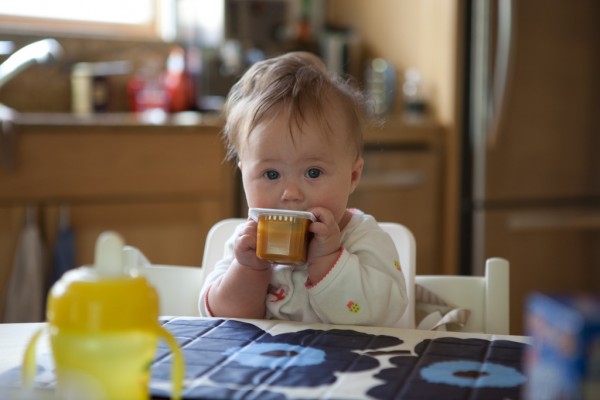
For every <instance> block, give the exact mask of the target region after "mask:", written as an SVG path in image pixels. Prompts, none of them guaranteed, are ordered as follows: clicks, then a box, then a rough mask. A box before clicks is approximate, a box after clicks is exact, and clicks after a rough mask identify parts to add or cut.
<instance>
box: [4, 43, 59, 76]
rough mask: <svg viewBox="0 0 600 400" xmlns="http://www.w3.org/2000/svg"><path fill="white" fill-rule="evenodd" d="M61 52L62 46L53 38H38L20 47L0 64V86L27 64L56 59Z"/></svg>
mask: <svg viewBox="0 0 600 400" xmlns="http://www.w3.org/2000/svg"><path fill="white" fill-rule="evenodd" d="M62 52H63V48H62V46H61V45H60V44H59V43H58V42H57V41H56V40H55V39H43V40H39V41H37V42H33V43H30V44H28V45H27V46H24V47H22V48H20V49H19V50H17V51H15V52H14V53H13V54H11V55H10V57H8V58H7V59H6V60H5V61H4V62H3V63H2V64H0V88H2V86H4V85H5V84H6V83H7V82H8V81H10V80H11V79H12V78H13V77H14V76H15V75H17V74H18V73H19V72H21V71H22V70H23V69H25V68H27V67H28V66H29V65H31V64H33V63H35V62H37V63H40V64H41V63H45V62H48V61H51V60H53V59H57V58H58V57H60V56H61V55H62Z"/></svg>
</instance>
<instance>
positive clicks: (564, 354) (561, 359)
mask: <svg viewBox="0 0 600 400" xmlns="http://www.w3.org/2000/svg"><path fill="white" fill-rule="evenodd" d="M525 311H526V312H525V329H526V331H527V332H526V333H527V335H529V336H531V339H532V341H531V346H530V347H529V348H528V349H527V351H526V353H525V360H524V369H525V373H526V374H527V383H526V385H525V393H524V395H525V398H526V399H532V400H533V399H535V400H546V399H548V400H550V399H561V400H563V399H564V400H567V399H577V400H581V399H585V400H592V399H600V297H599V296H596V295H591V294H589V295H588V294H565V295H548V294H542V293H533V294H531V295H530V296H529V297H528V299H527V304H526V310H525Z"/></svg>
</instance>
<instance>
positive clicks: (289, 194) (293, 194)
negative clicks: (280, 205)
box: [281, 182, 304, 201]
mask: <svg viewBox="0 0 600 400" xmlns="http://www.w3.org/2000/svg"><path fill="white" fill-rule="evenodd" d="M303 198H304V196H303V195H302V190H301V189H300V186H299V185H298V184H296V183H294V182H287V183H286V185H285V187H284V189H283V194H282V196H281V199H282V200H285V201H299V200H302V199H303Z"/></svg>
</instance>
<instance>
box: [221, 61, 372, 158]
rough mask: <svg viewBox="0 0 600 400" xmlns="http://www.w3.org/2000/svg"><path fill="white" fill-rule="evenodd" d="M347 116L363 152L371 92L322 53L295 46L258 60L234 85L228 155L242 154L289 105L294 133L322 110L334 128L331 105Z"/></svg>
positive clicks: (227, 113) (227, 106)
mask: <svg viewBox="0 0 600 400" xmlns="http://www.w3.org/2000/svg"><path fill="white" fill-rule="evenodd" d="M332 106H333V107H339V110H340V111H341V112H342V113H343V114H344V116H345V117H346V118H347V122H348V124H347V126H348V128H349V129H350V132H348V138H349V139H350V140H351V143H352V144H353V145H354V146H355V148H356V151H357V156H358V155H360V154H361V151H362V145H363V137H362V135H363V130H364V127H365V124H366V122H367V119H368V113H367V111H366V98H365V97H364V96H363V94H362V93H361V92H360V91H359V90H358V88H357V87H356V86H354V85H353V83H352V82H351V81H349V80H343V79H342V78H340V77H338V76H334V75H332V74H330V73H329V72H328V71H327V68H326V67H325V64H324V63H323V62H322V61H321V59H319V58H318V57H317V56H316V55H314V54H312V53H307V52H291V53H286V54H283V55H281V56H278V57H274V58H271V59H267V60H264V61H260V62H257V63H255V64H254V65H253V66H252V67H250V68H249V69H248V71H246V73H245V74H244V76H242V78H241V79H240V80H239V81H238V82H237V83H236V84H235V85H233V87H232V88H231V91H230V92H229V96H228V98H227V101H226V103H225V107H224V110H223V111H224V113H225V117H226V123H225V127H224V128H223V132H222V135H223V138H224V140H225V143H226V146H227V159H237V158H238V151H239V149H240V146H241V144H242V142H241V141H242V140H244V139H247V138H248V136H249V134H250V132H251V131H252V130H253V129H254V128H255V127H256V126H257V125H258V124H259V123H260V122H261V121H263V120H264V119H265V118H266V117H270V116H272V115H273V114H274V113H276V112H279V111H287V115H288V118H289V127H290V134H291V132H292V125H293V124H296V126H297V127H298V128H300V127H301V126H302V123H303V122H305V121H306V118H307V115H310V116H316V118H317V120H318V121H319V123H320V124H322V125H323V126H324V127H325V128H326V129H327V132H332V129H331V126H330V124H329V122H328V116H327V111H330V110H331V107H332Z"/></svg>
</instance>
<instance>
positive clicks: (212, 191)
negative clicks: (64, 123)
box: [0, 126, 233, 201]
mask: <svg viewBox="0 0 600 400" xmlns="http://www.w3.org/2000/svg"><path fill="white" fill-rule="evenodd" d="M165 129H167V128H164V129H162V130H157V129H152V127H139V128H132V127H127V128H124V127H102V126H100V127H96V126H95V127H77V126H70V127H62V128H60V129H56V128H54V129H51V130H50V131H48V128H44V127H27V128H26V129H25V130H21V131H19V133H18V136H17V140H18V141H17V154H16V156H17V168H16V170H14V171H6V170H4V169H2V170H0V182H2V184H1V185H0V201H3V200H17V201H20V200H27V199H36V200H40V199H53V198H57V199H64V198H69V199H74V198H81V197H94V198H96V199H97V198H99V197H101V198H110V197H115V196H118V197H120V198H123V197H127V196H147V195H158V194H169V195H178V194H195V195H201V196H203V197H204V196H218V194H219V193H220V192H221V191H222V190H223V182H228V181H230V180H231V178H230V177H229V178H227V177H225V176H224V174H229V175H232V174H233V172H232V169H233V168H229V166H228V164H227V165H224V164H223V163H222V161H223V158H224V156H225V149H224V146H223V143H222V142H221V140H220V139H219V135H218V128H212V127H202V128H197V129H182V128H173V130H172V131H166V132H165Z"/></svg>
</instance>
